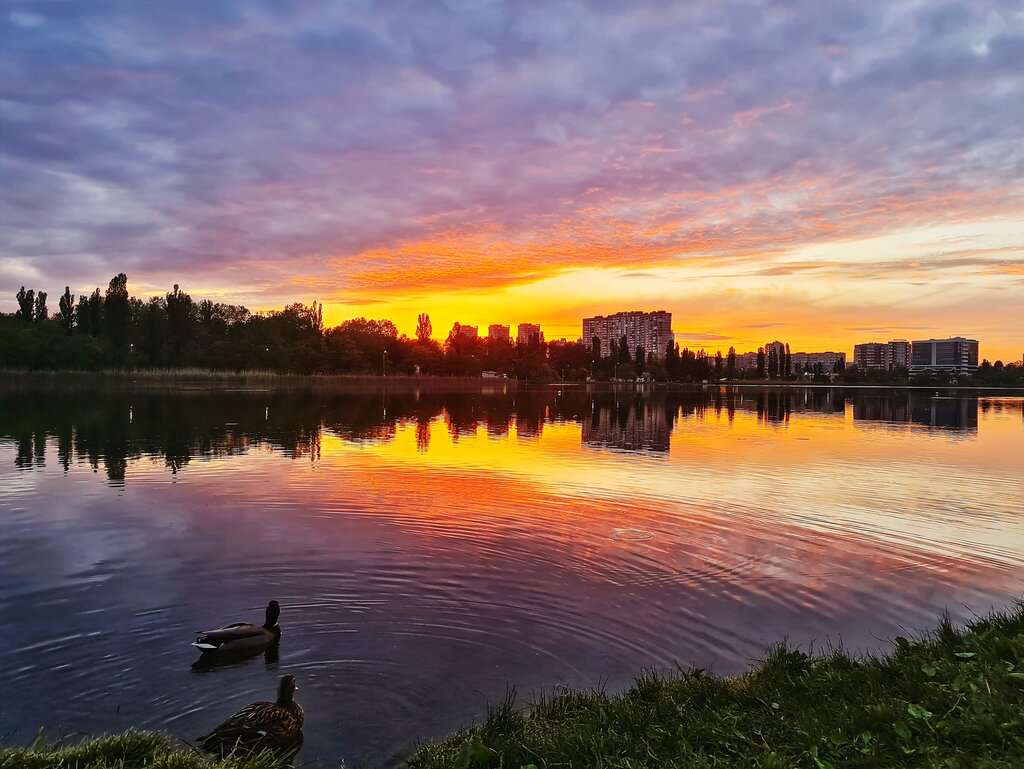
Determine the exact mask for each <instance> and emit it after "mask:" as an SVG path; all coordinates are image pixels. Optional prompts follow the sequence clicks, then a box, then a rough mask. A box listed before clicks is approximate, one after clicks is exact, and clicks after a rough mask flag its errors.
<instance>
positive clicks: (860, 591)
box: [0, 391, 1024, 764]
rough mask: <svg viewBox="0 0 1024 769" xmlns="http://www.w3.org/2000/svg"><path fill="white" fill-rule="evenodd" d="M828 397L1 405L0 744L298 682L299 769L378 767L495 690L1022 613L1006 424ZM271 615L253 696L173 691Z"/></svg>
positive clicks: (1018, 500) (613, 681)
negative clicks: (268, 657)
mask: <svg viewBox="0 0 1024 769" xmlns="http://www.w3.org/2000/svg"><path fill="white" fill-rule="evenodd" d="M828 392H829V391H815V392H811V393H810V395H807V396H805V395H803V394H802V393H791V394H786V395H782V396H780V395H779V394H778V393H774V394H772V393H768V394H757V393H755V392H754V391H750V392H748V393H745V394H742V395H741V396H740V397H739V398H738V399H735V398H734V399H729V398H720V399H716V398H715V397H714V396H711V395H700V394H691V395H687V396H670V397H668V398H666V397H664V396H661V395H649V396H644V397H642V398H637V397H635V396H634V395H632V394H630V395H620V396H618V397H615V396H612V395H608V394H603V395H600V396H599V397H596V398H594V399H591V398H590V397H588V396H587V395H586V394H585V393H581V392H571V391H566V392H564V393H562V394H561V395H559V394H557V393H555V392H543V393H533V394H518V395H514V394H513V395H496V396H483V397H481V396H479V395H474V396H439V395H435V396H426V395H424V396H421V397H419V398H417V397H414V396H413V395H388V396H386V397H382V396H381V395H379V394H372V395H371V394H363V395H353V396H351V397H346V398H332V397H326V396H325V397H287V396H280V395H273V396H271V395H264V396H260V395H245V394H233V395H230V396H223V395H222V396H209V397H205V396H197V395H191V396H180V397H170V396H157V395H145V396H126V395H122V396H111V397H109V398H105V399H100V400H99V401H96V400H88V399H84V400H83V399H79V398H74V397H69V398H64V399H60V400H59V401H53V402H47V403H40V402H39V401H40V400H41V399H36V400H35V401H31V400H29V399H18V398H14V399H11V398H8V399H7V400H6V401H5V402H3V403H2V405H3V409H0V414H3V415H5V416H2V417H0V483H2V485H3V488H4V492H5V493H4V495H3V496H2V498H0V577H2V579H0V610H2V611H3V613H4V615H5V616H8V617H16V618H17V619H16V621H15V622H13V623H10V624H9V626H8V628H9V633H8V636H7V638H6V641H7V644H6V645H5V647H3V648H0V657H2V659H3V664H4V666H5V669H6V671H7V675H8V677H9V678H10V679H11V680H12V682H13V685H15V686H17V687H18V688H19V690H20V691H23V692H24V694H23V695H22V699H21V702H19V707H18V710H17V711H15V710H13V709H10V708H9V707H8V706H5V705H3V704H0V728H2V729H3V731H4V732H10V733H13V734H14V735H15V736H17V737H20V738H25V739H27V738H29V737H30V736H32V734H33V733H34V731H35V729H36V728H37V727H38V726H40V725H47V726H50V727H52V728H54V730H56V731H60V732H64V731H100V730H109V729H115V728H122V727H126V726H129V725H137V726H148V727H158V728H165V729H168V730H170V731H171V732H173V733H175V734H179V735H181V736H185V737H188V736H192V735H194V734H196V733H198V731H196V730H202V729H203V728H204V727H206V726H209V725H210V724H211V723H212V722H215V721H216V720H217V719H218V718H220V717H222V716H224V715H227V713H228V712H229V711H230V710H231V709H232V708H233V707H235V706H237V705H241V704H244V703H245V702H247V701H250V700H252V699H254V698H262V697H264V696H267V695H269V694H270V693H271V692H272V690H273V682H274V678H275V677H276V675H278V673H279V672H281V671H283V670H289V671H292V672H295V673H296V675H298V676H299V677H300V678H301V679H302V683H303V690H302V694H303V695H304V696H303V702H304V704H305V705H306V707H307V711H308V713H309V727H308V730H307V738H308V739H307V748H306V750H305V752H304V756H305V759H306V760H316V761H322V762H324V763H327V764H332V763H333V762H335V761H336V759H337V758H338V757H340V756H344V757H346V758H348V759H358V758H360V757H364V758H371V759H376V758H379V757H381V756H384V755H390V754H392V753H394V752H395V751H397V750H399V749H401V748H402V747H403V746H405V745H407V744H408V742H409V740H410V739H414V738H419V737H427V736H430V735H433V734H438V733H442V732H445V731H447V730H449V729H451V728H453V727H455V726H457V725H460V724H462V723H465V722H466V721H468V720H470V719H472V718H473V717H474V716H477V715H479V714H480V713H481V712H482V709H483V706H484V703H485V702H486V701H487V700H488V699H494V698H496V697H498V696H500V695H501V694H502V693H503V691H504V688H505V686H506V684H515V685H517V686H519V687H520V689H522V690H527V691H529V690H532V689H537V688H541V687H550V686H552V685H555V684H559V683H564V684H568V685H578V686H588V685H596V684H598V683H600V682H601V681H608V682H609V683H610V685H612V686H613V687H614V686H620V685H622V684H624V683H625V682H627V681H628V680H629V678H630V676H631V675H632V674H634V673H635V672H637V671H638V670H639V669H641V668H642V667H644V666H670V665H672V664H674V663H676V662H678V663H681V664H686V665H689V664H697V665H702V666H708V667H711V668H713V669H715V670H718V671H721V672H733V671H738V670H741V669H742V668H743V667H744V665H745V664H747V662H748V660H749V659H751V658H754V657H757V656H758V655H759V654H760V653H761V652H762V651H763V649H764V647H765V645H766V644H769V643H771V642H773V641H777V640H779V639H781V638H782V637H784V636H785V637H789V638H790V639H791V640H793V641H795V642H800V643H810V642H812V641H818V642H821V641H823V640H825V639H827V638H831V639H836V638H838V637H840V636H841V637H842V638H843V640H844V642H845V643H846V644H847V645H848V646H851V647H853V648H857V649H865V648H878V647H879V646H880V645H881V644H882V642H881V641H880V640H879V639H885V638H887V637H891V636H893V635H895V634H897V633H903V632H907V630H908V629H909V630H913V629H915V628H924V627H927V626H928V625H930V624H931V623H932V622H933V620H934V618H935V617H936V616H937V614H938V613H939V612H940V611H941V610H943V609H944V608H949V609H950V611H951V612H953V613H954V615H955V616H956V617H959V618H963V617H965V616H967V615H968V613H969V610H975V611H984V610H986V609H987V608H988V607H989V606H991V605H993V604H999V603H1003V602H1005V601H1007V600H1010V599H1012V598H1013V597H1015V596H1016V595H1017V593H1018V590H1019V584H1020V580H1021V577H1022V573H1024V566H1022V564H1024V538H1022V534H1024V527H1022V525H1021V523H1020V521H1019V511H1020V510H1021V509H1024V488H1022V486H1021V483H1020V466H1019V457H1020V454H1021V448H1022V444H1024V429H1022V427H1024V424H1022V408H1021V401H1019V400H1013V399H982V400H981V401H980V402H979V401H977V400H975V399H965V400H955V401H952V402H951V403H944V404H942V406H941V407H940V408H935V407H934V406H935V404H934V403H933V400H934V399H932V398H931V397H930V394H929V395H928V396H924V395H921V396H916V395H915V396H913V397H908V396H907V395H905V394H901V395H897V396H885V395H879V394H874V393H864V392H860V393H857V392H848V393H846V395H845V397H844V396H843V395H842V394H837V393H833V394H829V395H827V396H826V395H824V394H823V393H828ZM129 407H130V408H131V419H130V420H129V418H128V409H129ZM385 415H386V416H385ZM65 464H66V465H67V470H65V467H64V466H65ZM94 467H95V470H94ZM622 532H627V533H630V532H632V533H634V534H635V533H641V534H643V535H644V536H643V537H640V536H622ZM648 535H650V536H649V538H648ZM271 597H274V598H277V599H279V600H280V601H281V602H282V604H283V606H284V610H283V617H282V624H283V627H284V630H285V633H284V640H283V643H282V653H281V659H280V662H279V663H276V664H274V663H270V666H271V667H272V668H273V670H270V671H268V670H267V669H266V668H267V665H268V663H265V662H264V661H263V660H256V661H252V662H250V663H247V664H245V665H242V666H241V667H238V668H228V669H219V670H216V671H211V672H206V673H203V674H196V673H192V672H190V670H189V665H190V663H191V661H192V652H191V649H190V648H189V647H188V641H189V640H190V635H191V633H192V632H193V631H195V630H197V629H200V628H202V627H206V626H211V625H215V624H219V623H221V622H226V621H231V620H235V619H247V618H249V617H259V616H261V612H262V606H263V605H264V604H265V602H266V600H267V599H269V598H271Z"/></svg>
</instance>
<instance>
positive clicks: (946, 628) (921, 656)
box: [409, 607, 1024, 769]
mask: <svg viewBox="0 0 1024 769" xmlns="http://www.w3.org/2000/svg"><path fill="white" fill-rule="evenodd" d="M409 767H411V769H476V768H480V769H484V768H489V767H496V768H497V767H500V768H501V769H521V767H531V769H532V768H535V769H554V768H555V767H558V768H559V769H582V768H583V767H587V768H588V769H610V768H612V767H617V768H618V767H621V769H640V768H641V767H643V768H645V769H647V768H649V769H683V768H684V767H685V769H725V768H726V767H728V768H729V769H738V768H740V767H743V768H747V767H749V768H751V769H753V768H754V767H757V768H758V769H790V768H791V767H792V768H794V769H796V768H797V767H801V768H802V767H806V768H807V769H890V768H891V767H922V768H924V767H928V768H929V769H932V768H934V769H997V768H998V769H1010V768H1011V767H1013V768H1014V769H1020V768H1021V767H1024V611H1022V610H1021V608H1019V607H1018V608H1017V609H1015V610H1013V611H1011V612H1008V613H1004V614H995V615H992V616H990V617H988V618H986V619H982V620H978V621H977V622H975V623H974V624H972V625H971V626H969V627H968V628H966V629H956V628H954V627H953V626H952V625H951V624H950V623H949V622H948V621H944V622H943V623H942V624H941V625H940V627H939V629H938V630H937V631H936V632H935V633H934V634H933V635H931V636H929V637H928V638H924V639H920V640H915V641H908V640H906V639H897V640H896V642H895V644H894V646H893V649H892V650H891V652H890V653H889V654H888V655H886V656H880V657H868V658H860V659H854V658H852V657H850V656H848V655H847V654H845V653H843V652H842V651H839V650H831V651H829V652H828V653H827V654H822V655H809V654H806V653H804V652H801V651H798V650H796V649H792V648H786V647H784V646H780V647H776V648H774V649H772V650H771V652H770V653H769V655H768V657H767V659H765V661H764V662H763V663H762V664H760V665H758V666H757V667H756V668H754V669H753V670H751V671H750V672H749V673H747V674H746V675H743V676H740V677H737V678H719V677H716V676H712V675H708V674H706V673H703V672H700V671H681V672H679V673H676V674H672V675H654V674H648V675H644V676H642V677H641V678H640V679H639V680H637V681H636V683H635V684H634V685H633V687H632V688H631V689H629V690H628V691H626V692H625V693H623V694H619V695H608V694H605V693H603V692H600V691H595V692H567V693H564V694H559V695H557V696H552V697H548V698H543V699H541V700H539V701H538V702H536V703H535V704H534V705H533V706H532V707H530V708H527V709H520V708H517V707H516V706H515V703H514V696H510V697H508V698H507V699H506V701H505V702H503V703H501V704H500V705H498V706H496V707H494V708H492V710H491V712H490V713H489V714H488V716H487V718H486V720H485V721H484V722H483V723H482V724H481V725H479V726H477V727H474V728H472V729H468V730H466V731H463V732H461V733H459V734H456V735H455V736H453V737H451V738H449V739H446V740H443V741H441V742H437V743H432V744H427V745H423V746H422V747H420V748H419V749H418V750H417V751H416V752H415V753H414V754H413V755H412V757H411V758H410V759H409Z"/></svg>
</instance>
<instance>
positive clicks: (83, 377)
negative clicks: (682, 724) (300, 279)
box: [0, 368, 1024, 394]
mask: <svg viewBox="0 0 1024 769" xmlns="http://www.w3.org/2000/svg"><path fill="white" fill-rule="evenodd" d="M96 384H100V385H109V386H112V387H117V388H136V387H138V388H143V389H145V388H165V387H172V388H175V389H203V388H207V387H208V388H223V387H246V388H257V389H264V388H282V389H289V388H309V389H332V388H362V387H370V388H379V387H381V386H382V385H386V386H388V387H397V388H401V389H406V388H412V389H426V390H428V391H432V392H459V391H467V390H468V391H493V390H495V389H500V390H507V389H519V388H524V387H594V388H602V389H604V388H613V389H635V390H638V391H650V390H706V389H708V388H716V387H729V388H787V389H807V388H815V389H865V390H920V391H927V390H932V391H945V392H998V393H1022V394H1024V387H1020V386H1016V387H1014V386H1001V385H975V384H913V383H907V382H888V383H887V382H791V381H780V380H777V379H727V380H708V381H702V382H654V381H651V382H629V381H608V380H604V381H589V382H588V381H585V380H568V379H567V380H555V381H548V382H537V381H528V380H521V379H515V378H511V377H480V376H442V375H437V374H419V375H406V374H389V375H387V376H382V375H380V374H289V373H279V372H276V371H270V370H243V371H220V370H215V369H200V368H180V369H134V370H127V369H102V370H98V371H82V370H45V371H26V370H23V369H0V385H8V386H13V387H15V388H23V387H26V386H32V387H37V386H42V387H47V388H54V387H88V386H92V385H96Z"/></svg>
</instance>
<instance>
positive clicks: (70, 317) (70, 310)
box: [60, 286, 75, 336]
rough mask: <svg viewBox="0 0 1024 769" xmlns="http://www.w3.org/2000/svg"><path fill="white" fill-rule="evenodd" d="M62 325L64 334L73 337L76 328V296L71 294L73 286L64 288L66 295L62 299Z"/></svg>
mask: <svg viewBox="0 0 1024 769" xmlns="http://www.w3.org/2000/svg"><path fill="white" fill-rule="evenodd" d="M60 325H61V326H63V327H64V333H66V334H67V335H68V336H71V331H72V329H73V328H74V326H75V295H74V294H72V293H71V286H64V295H63V296H62V297H61V298H60Z"/></svg>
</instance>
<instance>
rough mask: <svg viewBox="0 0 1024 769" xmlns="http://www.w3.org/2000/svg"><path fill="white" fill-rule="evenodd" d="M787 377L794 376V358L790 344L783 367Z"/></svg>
mask: <svg viewBox="0 0 1024 769" xmlns="http://www.w3.org/2000/svg"><path fill="white" fill-rule="evenodd" d="M782 373H783V374H784V375H785V376H786V377H789V376H791V375H792V374H793V356H792V355H790V352H789V342H786V360H785V363H784V365H783V372H782Z"/></svg>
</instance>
